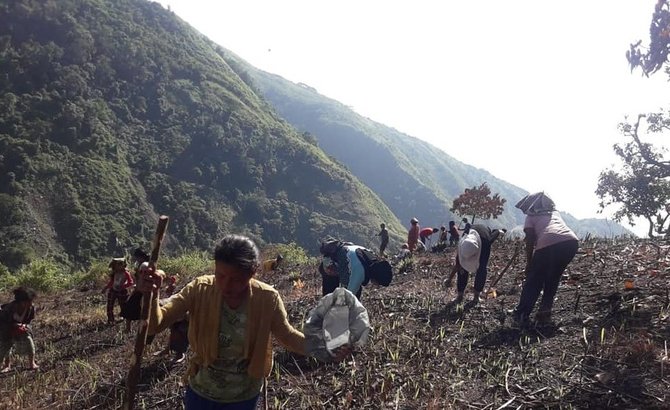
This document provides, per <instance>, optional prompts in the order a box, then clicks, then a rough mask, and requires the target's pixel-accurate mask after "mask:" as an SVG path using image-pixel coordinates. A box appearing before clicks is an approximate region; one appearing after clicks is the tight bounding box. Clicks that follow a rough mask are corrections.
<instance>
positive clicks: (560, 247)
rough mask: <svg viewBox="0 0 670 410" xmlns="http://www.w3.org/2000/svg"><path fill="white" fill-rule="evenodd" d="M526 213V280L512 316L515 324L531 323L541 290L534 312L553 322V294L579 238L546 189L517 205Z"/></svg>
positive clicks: (539, 320) (541, 319)
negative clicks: (540, 299)
mask: <svg viewBox="0 0 670 410" xmlns="http://www.w3.org/2000/svg"><path fill="white" fill-rule="evenodd" d="M515 207H516V208H518V209H520V210H521V211H522V212H523V213H524V214H526V220H525V222H524V225H523V231H524V233H525V234H526V239H525V242H526V270H525V272H526V279H525V281H524V283H523V288H522V290H521V297H520V298H519V305H518V306H517V307H516V309H515V310H514V313H513V315H512V327H516V328H520V327H524V326H526V325H527V324H528V321H529V316H530V313H531V312H532V311H533V308H534V307H535V302H537V299H538V298H539V296H540V292H542V301H541V302H540V307H539V308H538V311H537V313H536V314H535V320H536V323H538V324H543V323H550V322H551V309H552V307H553V305H554V296H556V291H557V290H558V284H559V282H560V281H561V276H562V275H563V272H564V271H565V268H566V267H567V266H568V264H569V263H570V262H571V261H572V259H573V258H574V257H575V255H576V254H577V249H578V248H579V239H578V238H577V235H575V233H574V232H573V231H572V230H571V229H570V228H569V227H568V226H567V225H566V224H565V222H564V221H563V218H561V215H560V214H559V213H558V211H556V208H555V205H554V201H552V200H551V198H549V197H548V196H547V195H546V194H545V193H544V192H536V193H534V194H531V195H526V196H525V197H523V198H522V199H521V200H520V201H519V202H518V203H517V204H516V205H515Z"/></svg>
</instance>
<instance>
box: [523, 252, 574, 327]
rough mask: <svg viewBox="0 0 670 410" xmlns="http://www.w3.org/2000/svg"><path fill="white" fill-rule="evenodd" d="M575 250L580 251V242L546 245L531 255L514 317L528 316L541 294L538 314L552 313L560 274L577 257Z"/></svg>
mask: <svg viewBox="0 0 670 410" xmlns="http://www.w3.org/2000/svg"><path fill="white" fill-rule="evenodd" d="M577 248H579V242H578V241H577V240H569V241H564V242H559V243H557V244H554V245H551V246H547V247H546V248H542V249H539V250H536V251H535V252H534V253H533V257H532V259H531V260H530V266H529V269H528V274H527V276H526V280H525V281H524V283H523V289H522V290H521V298H520V299H519V305H518V306H517V308H516V315H518V316H519V317H520V318H527V317H528V316H530V313H531V312H532V311H533V307H535V302H537V299H538V297H539V296H540V291H542V301H541V302H540V308H539V310H538V312H545V313H548V312H551V308H552V307H553V305H554V296H556V291H557V290H558V284H559V283H560V281H561V275H563V272H564V271H565V268H566V267H567V266H568V264H569V263H570V262H571V261H572V258H574V257H575V255H576V254H577Z"/></svg>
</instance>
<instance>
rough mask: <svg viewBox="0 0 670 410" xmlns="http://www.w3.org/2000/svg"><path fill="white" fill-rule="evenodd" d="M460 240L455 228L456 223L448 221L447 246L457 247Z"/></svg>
mask: <svg viewBox="0 0 670 410" xmlns="http://www.w3.org/2000/svg"><path fill="white" fill-rule="evenodd" d="M460 239H461V234H460V233H459V232H458V228H457V227H456V222H454V221H449V246H456V245H458V241H459V240H460Z"/></svg>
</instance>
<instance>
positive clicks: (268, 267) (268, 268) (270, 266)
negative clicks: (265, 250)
mask: <svg viewBox="0 0 670 410" xmlns="http://www.w3.org/2000/svg"><path fill="white" fill-rule="evenodd" d="M283 260H284V257H283V256H281V254H279V255H277V257H276V258H275V259H268V260H266V261H263V265H262V267H263V270H262V272H263V273H268V272H272V271H274V270H276V269H277V268H278V267H279V264H281V262H282V261H283Z"/></svg>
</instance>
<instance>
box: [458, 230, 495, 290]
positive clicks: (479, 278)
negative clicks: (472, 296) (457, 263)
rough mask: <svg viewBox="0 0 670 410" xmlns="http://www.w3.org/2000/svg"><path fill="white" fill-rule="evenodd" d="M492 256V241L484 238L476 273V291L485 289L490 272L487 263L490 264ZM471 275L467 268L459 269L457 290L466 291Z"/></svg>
mask: <svg viewBox="0 0 670 410" xmlns="http://www.w3.org/2000/svg"><path fill="white" fill-rule="evenodd" d="M490 257H491V242H489V241H487V240H484V239H482V250H481V252H480V253H479V268H477V272H476V273H475V291H476V292H481V291H482V290H484V285H485V284H486V275H487V274H488V271H487V265H488V264H489V258H490ZM469 276H470V274H469V273H468V271H466V270H465V269H463V268H461V269H459V270H458V278H457V279H456V290H458V292H464V291H465V287H466V286H467V284H468V277H469Z"/></svg>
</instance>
